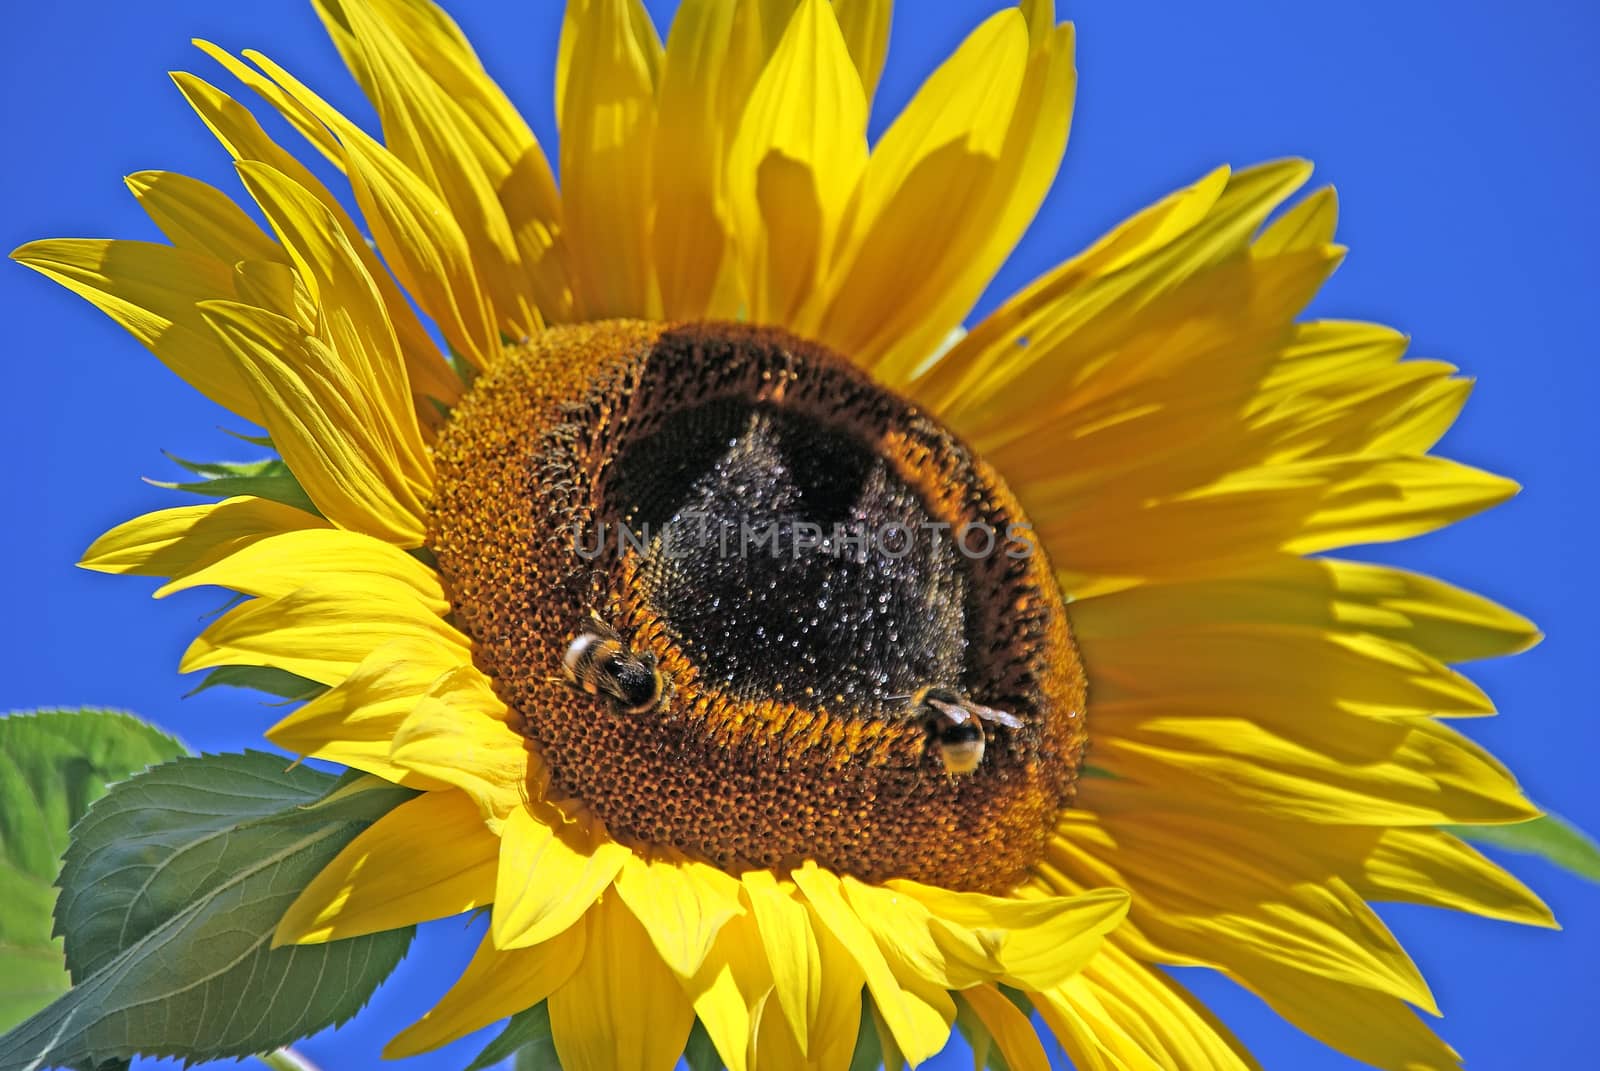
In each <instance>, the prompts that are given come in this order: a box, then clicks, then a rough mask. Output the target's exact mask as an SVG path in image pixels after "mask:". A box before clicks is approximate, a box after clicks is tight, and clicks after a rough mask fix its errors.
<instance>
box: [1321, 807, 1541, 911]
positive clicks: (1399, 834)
mask: <svg viewBox="0 0 1600 1071" xmlns="http://www.w3.org/2000/svg"><path fill="white" fill-rule="evenodd" d="M1329 840H1330V841H1331V842H1333V843H1338V842H1340V841H1352V840H1353V841H1355V842H1356V843H1357V844H1359V845H1360V848H1359V849H1356V850H1352V848H1351V847H1348V846H1341V847H1343V850H1344V853H1345V854H1346V855H1356V856H1359V857H1360V858H1362V861H1363V869H1362V872H1361V873H1360V874H1359V875H1358V876H1355V877H1353V878H1352V879H1351V885H1352V886H1353V887H1354V888H1355V890H1356V891H1357V892H1359V893H1360V894H1361V895H1362V896H1364V897H1366V898H1367V899H1369V900H1403V901H1407V902H1410V903H1417V904H1426V905H1428V906H1430V907H1443V908H1448V909H1450V910H1452V911H1467V912H1471V913H1472V914H1474V915H1482V916H1485V917H1487V918H1494V919H1504V920H1505V921H1507V922H1520V923H1523V924H1525V925H1531V926H1546V927H1555V926H1556V921H1555V917H1554V916H1553V915H1551V913H1550V909H1549V908H1548V907H1546V906H1545V905H1544V903H1543V901H1541V900H1540V899H1539V897H1538V896H1537V895H1536V894H1535V893H1534V892H1533V891H1532V890H1530V889H1529V888H1528V887H1527V886H1526V885H1524V884H1522V882H1520V881H1518V880H1517V879H1516V878H1514V877H1512V876H1511V875H1510V874H1508V873H1506V872H1505V870H1503V869H1501V868H1500V867H1499V866H1497V865H1495V864H1494V863H1493V862H1491V861H1489V860H1488V859H1486V858H1484V856H1483V854H1482V853H1481V852H1479V851H1477V850H1476V849H1474V848H1472V847H1471V846H1469V845H1467V844H1466V843H1464V842H1463V841H1462V840H1461V839H1460V838H1458V837H1454V836H1451V835H1450V834H1448V833H1444V832H1442V831H1439V830H1434V829H1383V830H1364V829H1346V830H1336V831H1333V833H1332V836H1331V837H1330V838H1329Z"/></svg>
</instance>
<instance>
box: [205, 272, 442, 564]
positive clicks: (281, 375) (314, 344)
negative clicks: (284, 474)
mask: <svg viewBox="0 0 1600 1071" xmlns="http://www.w3.org/2000/svg"><path fill="white" fill-rule="evenodd" d="M202 311H203V312H204V313H205V315H206V317H207V320H208V321H209V322H210V324H211V325H212V328H213V329H214V330H215V331H216V332H217V334H218V337H220V338H221V339H222V341H223V343H224V345H225V346H226V347H227V348H228V351H229V352H230V353H232V354H233V355H234V357H235V358H236V359H237V360H236V364H237V366H238V367H239V368H240V369H242V370H243V371H244V373H245V375H246V376H247V377H248V378H249V381H250V383H251V385H252V387H253V388H254V390H255V391H256V395H257V398H258V399H259V401H260V404H261V406H262V409H263V423H264V424H265V425H266V428H267V431H268V433H269V434H270V435H271V436H272V441H273V445H275V446H276V447H277V448H278V451H279V452H280V453H281V454H282V455H283V459H284V461H286V462H287V463H288V465H289V468H290V469H291V470H292V471H293V472H294V474H295V476H296V477H297V478H298V479H299V480H300V484H301V486H302V487H304V488H305V490H306V494H307V495H309V496H310V498H311V501H312V502H314V503H316V506H317V509H318V510H319V511H320V512H321V513H322V514H323V516H325V517H327V518H328V519H329V520H330V521H332V522H333V523H334V524H336V525H338V526H339V527H341V528H346V529H349V530H350V531H354V532H364V533H366V534H367V535H370V536H374V537H375V538H379V539H383V540H386V541H388V542H390V543H393V544H395V545H396V546H399V547H419V546H421V545H422V541H423V533H424V530H425V529H426V527H427V509H426V507H425V506H424V504H423V502H424V495H425V494H426V485H424V484H422V483H421V482H420V481H418V480H417V478H416V477H414V476H413V475H412V474H411V472H410V471H408V470H409V469H411V468H414V467H416V466H418V465H421V464H427V465H429V466H431V464H432V462H431V461H430V460H428V459H427V457H426V454H423V453H421V439H420V436H417V433H416V422H415V421H414V420H409V418H410V411H409V406H408V410H407V418H408V420H409V424H410V431H411V436H416V438H415V443H416V446H417V451H418V453H417V454H411V455H410V458H411V461H412V464H411V465H406V464H404V463H403V462H402V460H401V458H400V457H399V456H397V453H396V450H395V443H394V441H393V439H392V437H391V436H390V434H389V429H388V428H386V427H385V426H383V425H382V424H381V423H379V422H378V418H376V417H375V416H374V413H375V412H382V411H383V410H382V407H381V406H380V405H379V404H378V403H377V402H376V400H375V399H374V398H373V397H372V391H371V389H370V388H369V387H368V385H367V384H366V383H364V382H363V381H362V378H361V377H359V375H358V373H356V372H355V371H354V370H351V369H349V368H348V367H347V366H346V365H345V364H344V362H343V361H342V360H341V358H342V356H343V355H342V354H338V355H336V354H335V353H334V352H333V351H332V350H330V349H329V348H328V347H327V346H326V345H325V344H324V343H323V342H322V341H321V340H320V339H317V338H312V337H309V336H306V335H305V334H303V333H302V332H301V330H300V327H299V325H297V324H296V323H294V322H293V321H292V320H288V319H285V318H283V317H281V316H279V315H277V314H276V313H270V312H266V311H264V310H261V309H252V308H250V307H248V306H244V305H237V304H232V303H224V302H208V303H206V304H205V307H204V309H203V310H202Z"/></svg>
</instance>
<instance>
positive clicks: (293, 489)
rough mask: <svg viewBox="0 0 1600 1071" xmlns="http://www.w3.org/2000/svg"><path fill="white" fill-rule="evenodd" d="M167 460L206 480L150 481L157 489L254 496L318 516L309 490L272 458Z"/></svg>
mask: <svg viewBox="0 0 1600 1071" xmlns="http://www.w3.org/2000/svg"><path fill="white" fill-rule="evenodd" d="M167 456H168V457H169V458H171V459H172V460H173V461H175V462H176V463H177V464H178V465H179V467H181V468H183V469H185V470H186V471H188V472H192V473H194V474H195V475H196V476H203V477H205V478H204V479H203V480H199V481H195V482H186V483H174V482H171V481H167V480H149V481H148V482H149V483H151V484H154V485H155V486H156V487H165V488H167V489H168V490H171V491H187V492H189V493H190V494H194V495H206V496H208V497H211V498H231V497H233V496H234V495H254V496H255V497H257V498H267V499H271V500H272V501H274V502H282V503H283V504H284V505H286V506H294V507H295V508H296V509H303V510H305V511H306V512H307V513H317V507H316V506H315V505H313V504H312V502H311V498H310V496H309V495H307V494H306V491H305V488H303V487H301V486H300V481H299V480H298V479H296V478H295V475H294V473H292V472H290V471H289V466H288V465H286V464H284V463H283V461H281V460H280V459H278V458H275V457H269V458H266V459H264V460H261V461H188V460H185V459H184V458H181V457H179V456H177V455H176V454H171V453H169V454H167ZM319 516H320V514H319Z"/></svg>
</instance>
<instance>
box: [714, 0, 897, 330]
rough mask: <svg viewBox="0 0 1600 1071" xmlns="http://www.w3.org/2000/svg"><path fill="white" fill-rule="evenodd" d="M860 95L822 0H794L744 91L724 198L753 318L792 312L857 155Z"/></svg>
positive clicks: (808, 282) (860, 155) (804, 295)
mask: <svg viewBox="0 0 1600 1071" xmlns="http://www.w3.org/2000/svg"><path fill="white" fill-rule="evenodd" d="M866 127H867V100H866V94H865V93H864V92H863V91H862V88H861V78H860V76H859V75H858V74H857V73H856V70H855V67H854V66H853V65H852V64H851V61H850V53H849V49H848V48H847V46H846V44H845V41H844V38H843V36H842V35H841V34H840V32H839V24H838V22H837V21H836V20H835V19H834V16H833V8H832V6H831V5H830V4H829V3H828V0H803V2H802V3H801V5H800V10H799V11H798V12H796V13H795V15H794V17H793V18H792V19H790V20H789V25H788V28H787V29H786V30H785V31H784V34H783V38H782V41H781V42H780V44H779V45H778V50H777V52H776V53H775V54H774V55H773V57H772V59H771V60H770V61H768V63H767V66H766V68H765V69H764V70H763V71H762V72H761V77H760V79H759V80H758V81H757V82H756V84H755V88H754V90H753V91H752V93H751V95H750V100H749V104H748V105H747V106H746V108H745V112H744V117H743V119H742V120H741V121H740V124H739V132H738V134H737V135H736V137H735V138H734V142H733V148H732V150H731V152H730V155H729V158H728V175H729V178H728V182H729V203H730V207H731V210H732V219H733V223H734V234H735V236H736V238H737V239H738V241H739V243H740V259H741V263H742V265H743V272H744V276H745V291H746V293H747V294H748V296H749V301H750V308H749V318H750V319H751V320H754V321H756V322H758V323H775V324H785V325H789V326H792V327H797V328H798V327H800V326H801V325H800V324H799V323H797V322H796V317H797V316H798V315H799V312H800V308H801V305H802V304H803V303H804V302H805V301H806V300H807V299H808V298H809V297H810V296H811V295H812V292H813V291H814V290H815V289H816V286H817V283H818V281H819V280H820V279H821V277H822V272H823V271H824V269H825V267H826V265H827V264H828V262H829V259H830V258H831V257H832V255H833V248H834V241H835V234H836V231H837V230H838V227H839V224H840V222H841V220H842V218H843V216H844V213H845V209H846V206H847V204H848V202H849V200H850V197H851V195H852V193H853V191H854V190H855V186H856V180H857V177H858V176H859V175H860V174H861V172H862V170H863V169H864V168H865V166H866V162H867V143H866Z"/></svg>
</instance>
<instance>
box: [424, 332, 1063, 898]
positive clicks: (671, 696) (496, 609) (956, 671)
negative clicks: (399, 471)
mask: <svg viewBox="0 0 1600 1071" xmlns="http://www.w3.org/2000/svg"><path fill="white" fill-rule="evenodd" d="M437 463H438V472H439V484H438V494H437V498H436V501H435V504H434V514H433V524H432V530H431V533H430V539H429V545H430V547H431V548H432V550H433V551H434V552H435V554H436V555H437V558H438V562H439V565H440V568H441V571H442V572H443V574H444V576H445V578H446V581H447V583H448V585H449V587H450V591H451V598H452V600H453V603H454V606H455V610H456V615H457V619H458V621H459V623H460V624H461V626H462V627H463V628H464V629H465V630H466V631H467V633H468V634H469V635H470V636H471V637H472V639H473V640H474V643H475V649H476V652H477V657H478V660H479V664H480V665H481V667H482V668H483V669H484V671H485V672H487V673H488V674H489V675H490V676H491V677H492V678H493V680H494V682H495V688H496V690H497V691H498V692H499V694H500V696H501V698H502V699H503V700H504V701H505V702H506V703H507V705H508V706H509V707H510V708H511V709H512V710H513V712H514V714H515V721H516V723H517V724H518V725H519V727H520V728H521V730H522V731H523V732H524V733H525V735H526V736H527V737H528V738H529V739H530V740H532V741H533V742H534V743H535V744H536V745H537V747H538V750H539V751H540V753H541V754H542V756H543V757H544V759H545V761H546V763H547V765H548V766H549V768H550V770H551V772H552V775H553V777H554V778H555V780H556V781H557V783H558V784H559V786H560V788H561V789H562V790H563V791H565V792H567V793H570V794H571V795H572V796H575V797H577V798H579V799H581V800H583V801H584V802H585V803H586V804H587V805H588V806H589V807H590V808H591V809H592V810H593V811H594V812H595V813H596V814H597V815H598V816H599V817H600V818H601V819H602V820H603V821H604V822H605V823H606V826H607V828H608V829H609V831H610V832H611V834H612V835H613V836H615V837H618V838H619V839H622V840H624V841H628V842H631V843H635V844H638V845H641V846H645V845H648V846H655V847H670V848H672V849H676V850H679V851H682V852H684V853H687V854H689V855H691V856H696V857H699V858H703V859H706V860H708V861H710V862H713V863H715V864H717V865H719V866H722V867H724V868H727V869H730V870H736V869H740V868H745V867H751V866H787V865H794V864H797V863H799V862H801V861H803V860H805V859H814V860H816V861H817V862H818V863H819V864H821V865H824V866H827V867H830V868H832V869H835V870H837V871H840V872H844V873H851V874H854V875H856V876H858V877H862V878H865V879H868V880H882V879H885V878H889V877H909V878H915V879H918V880H922V881H928V882H936V883H939V884H942V885H946V886H951V887H957V888H976V889H1000V888H1004V887H1007V886H1009V885H1011V884H1014V883H1015V882H1016V881H1017V880H1019V879H1020V878H1021V876H1023V875H1024V874H1025V872H1026V871H1027V868H1028V867H1029V866H1030V865H1031V864H1032V863H1033V862H1035V861H1036V860H1037V859H1038V858H1039V856H1040V855H1041V854H1042V849H1043V844H1044V839H1045V835H1046V833H1047V831H1048V830H1049V828H1050V826H1051V825H1052V824H1053V821H1054V817H1055V815H1056V813H1057V812H1058V811H1059V809H1060V808H1061V807H1063V806H1065V805H1066V804H1067V803H1069V802H1070V799H1071V794H1072V789H1073V785H1074V781H1075V778H1076V774H1077V768H1078V764H1079V761H1080V759H1081V756H1082V751H1083V746H1084V739H1085V738H1084V726H1083V713H1082V712H1083V709H1084V683H1083V674H1082V669H1081V666H1080V663H1079V660H1078V657H1077V653H1076V650H1075V649H1074V647H1073V644H1072V639H1071V636H1070V632H1069V629H1068V626H1067V620H1066V615H1065V611H1064V610H1063V607H1062V601H1061V596H1060V592H1059V590H1058V588H1057V586H1056V582H1055V579H1054V577H1053V575H1052V573H1051V570H1050V566H1049V563H1048V561H1047V560H1046V559H1045V556H1044V554H1043V552H1042V551H1041V550H1040V549H1039V548H1038V547H1037V545H1036V544H1035V543H1034V542H1033V540H1032V538H1031V532H1030V531H1029V530H1028V528H1027V522H1026V518H1024V517H1023V516H1022V514H1021V512H1020V510H1019V508H1018V506H1017V504H1016V502H1015V500H1014V499H1013V498H1012V496H1011V494H1010V492H1009V491H1008V490H1007V489H1006V488H1005V486H1004V485H1003V484H1002V483H1001V482H1000V480H999V478H998V477H997V476H996V474H995V473H994V472H993V471H992V470H990V469H989V468H988V467H987V466H986V465H984V464H983V463H982V462H981V461H980V460H978V459H977V458H974V457H973V456H972V455H971V453H970V452H969V451H968V450H967V449H966V447H965V446H964V445H963V444H962V443H961V442H960V441H959V440H957V439H956V438H955V437H954V436H952V435H951V434H950V433H949V432H947V431H946V430H944V429H943V428H942V427H940V426H939V425H938V424H937V423H936V422H935V421H933V420H932V419H931V418H929V417H928V416H927V415H926V414H924V413H922V412H920V411H918V410H917V409H916V408H915V407H914V406H913V405H911V404H910V403H908V402H906V401H905V400H903V399H901V398H899V397H898V396H896V395H894V394H892V393H890V392H888V391H886V390H884V389H882V388H881V387H878V386H876V385H875V384H873V383H872V382H871V381H870V380H869V379H868V378H867V377H866V376H864V375H863V374H862V373H860V372H859V371H857V370H856V369H854V368H853V367H852V366H850V365H849V364H848V363H847V362H845V361H843V360H841V359H840V358H839V357H837V356H835V355H833V354H831V353H829V352H828V351H826V350H824V349H823V348H821V347H819V346H816V345H814V344H811V343H808V342H804V341H801V340H799V339H795V338H792V337H790V336H787V335H784V334H781V333H778V332H775V331H770V330H758V329H752V328H748V327H743V326H739V325H732V324H694V325H683V326H665V325H660V324H644V323H636V322H616V323H604V324H591V325H584V326H579V327H564V328H558V329H555V330H551V331H549V332H546V333H545V334H543V335H541V336H539V338H537V339H536V340H535V341H534V342H533V343H531V344H529V345H527V346H525V347H522V348H520V349H517V350H513V351H510V352H508V353H507V354H506V355H505V359H504V361H503V362H502V363H501V364H500V365H499V366H498V367H497V368H496V369H494V370H493V371H492V372H490V373H489V374H487V375H485V376H484V377H483V378H482V379H480V380H479V381H478V383H477V384H475V385H474V387H473V389H472V391H471V392H470V393H469V395H468V396H467V397H466V398H465V399H464V400H463V402H462V404H461V405H460V407H459V408H458V409H457V411H456V413H455V415H454V417H453V419H452V421H451V423H450V426H449V427H448V428H447V429H446V431H445V432H444V434H443V436H442V437H441V439H440V442H439V445H438V450H437ZM630 711H631V712H630ZM975 754H976V755H978V756H979V758H978V759H977V760H976V764H975V765H973V764H972V760H973V756H974V755H975Z"/></svg>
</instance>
